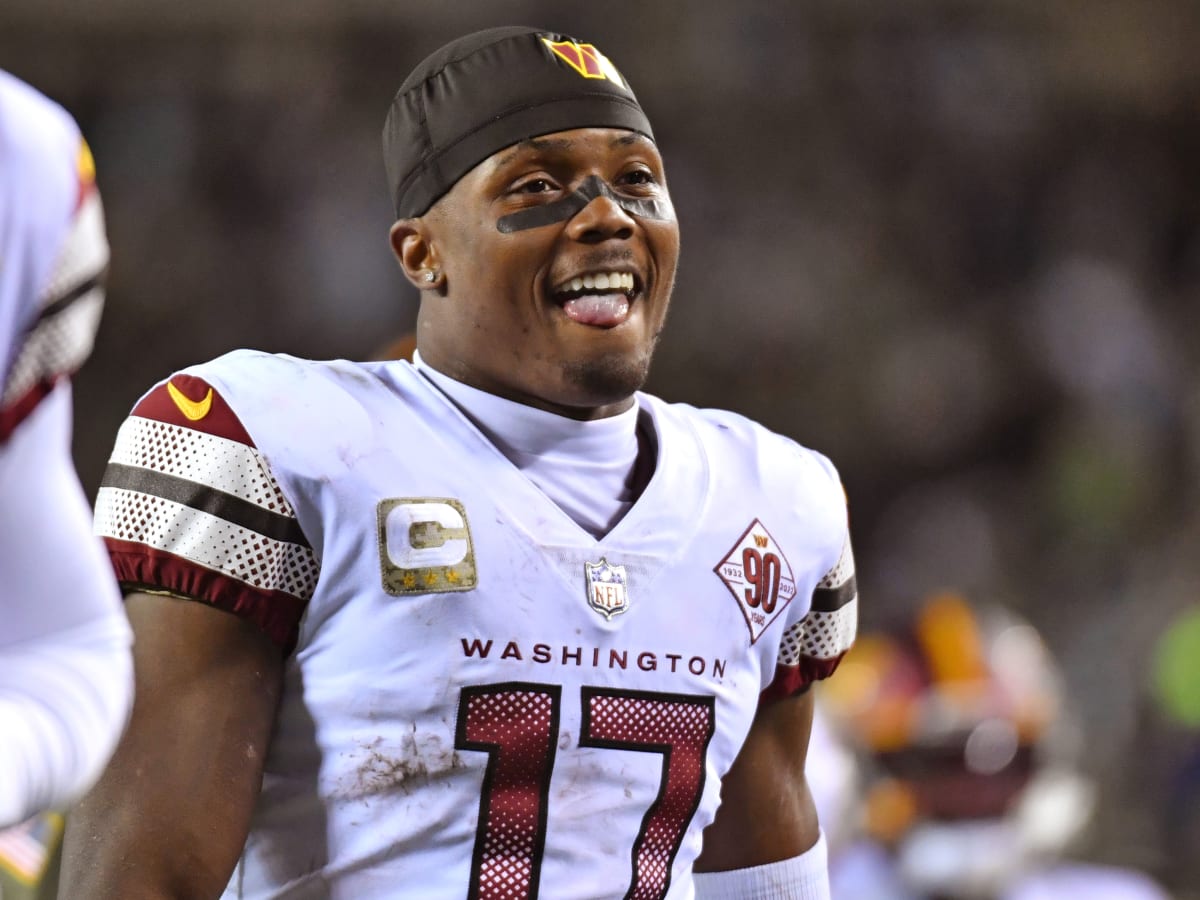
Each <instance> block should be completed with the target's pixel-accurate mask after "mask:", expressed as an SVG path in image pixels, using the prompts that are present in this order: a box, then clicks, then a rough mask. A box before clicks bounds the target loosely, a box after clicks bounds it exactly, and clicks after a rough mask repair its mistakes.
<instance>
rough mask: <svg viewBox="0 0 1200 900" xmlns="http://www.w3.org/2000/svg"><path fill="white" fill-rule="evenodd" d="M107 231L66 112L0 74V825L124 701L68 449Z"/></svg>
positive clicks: (110, 600) (102, 746) (111, 729)
mask: <svg viewBox="0 0 1200 900" xmlns="http://www.w3.org/2000/svg"><path fill="white" fill-rule="evenodd" d="M107 267H108V243H107V240H106V238H105V232H104V218H103V213H102V211H101V207H100V197H99V194H98V193H97V191H96V183H95V173H94V171H93V166H92V159H91V155H90V153H89V152H88V148H87V145H86V144H85V143H84V142H83V139H82V138H81V137H80V134H79V129H78V128H77V127H76V124H75V122H74V120H73V119H72V118H71V116H70V115H69V114H68V113H67V112H66V111H65V110H64V109H63V108H62V107H60V106H59V105H58V104H56V103H53V102H52V101H51V100H49V99H48V98H46V97H44V96H43V95H42V94H40V93H38V92H37V91H35V90H34V89H33V88H31V87H30V86H29V85H27V84H25V83H24V82H21V81H19V80H18V79H16V78H14V77H13V76H11V75H9V74H7V73H5V72H0V622H2V623H3V624H2V625H0V773H3V775H2V776H0V825H12V824H14V823H17V822H21V821H22V820H24V819H26V818H28V817H29V816H31V815H33V814H34V813H36V812H38V811H41V810H46V809H48V808H51V807H63V806H66V805H69V804H70V803H71V802H72V801H74V800H75V799H76V798H77V797H78V796H79V795H80V794H82V793H83V792H84V791H85V790H87V788H88V787H90V786H91V783H92V781H93V780H94V779H95V778H96V776H98V775H99V773H100V769H101V768H102V767H103V765H104V763H105V762H106V761H107V759H108V756H109V754H110V753H111V752H112V750H113V748H114V747H115V746H116V743H117V738H118V737H119V735H120V731H121V729H122V728H123V727H124V725H125V720H126V717H127V716H128V713H129V707H130V703H131V700H132V690H133V673H132V659H131V653H130V646H129V645H130V630H129V625H128V623H127V622H126V620H125V616H124V613H123V612H122V610H121V601H120V594H119V592H118V590H117V585H116V581H115V580H114V578H113V576H112V570H111V568H110V566H109V565H108V563H107V560H106V559H105V557H104V554H103V551H102V549H101V545H100V542H99V541H98V540H97V539H96V537H95V536H94V535H93V534H92V527H91V510H90V509H89V508H88V504H87V499H86V497H85V496H84V494H83V489H82V488H81V486H80V484H79V479H78V477H77V475H76V473H75V468H74V465H73V462H72V459H71V412H72V410H71V392H70V384H69V376H70V375H71V373H72V372H74V371H75V370H76V369H77V368H78V367H79V365H80V364H81V363H82V362H83V361H84V359H85V358H86V357H87V355H88V353H89V352H90V351H91V347H92V340H93V338H94V336H95V332H96V326H97V323H98V320H99V317H100V309H101V306H102V304H103V284H102V282H103V277H104V273H105V271H106V269H107Z"/></svg>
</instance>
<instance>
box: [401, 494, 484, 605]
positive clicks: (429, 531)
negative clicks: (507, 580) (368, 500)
mask: <svg viewBox="0 0 1200 900" xmlns="http://www.w3.org/2000/svg"><path fill="white" fill-rule="evenodd" d="M378 518H379V563H380V569H381V574H382V577H383V589H384V590H385V591H387V592H388V593H389V594H392V595H400V594H440V593H446V592H449V591H469V590H471V589H472V588H474V587H475V586H476V585H477V584H478V583H479V575H478V573H477V572H476V570H475V546H474V544H473V543H472V541H471V529H470V528H469V527H468V525H467V511H466V509H465V508H464V507H463V505H462V504H461V503H459V502H458V501H457V500H454V499H452V498H450V497H395V498H391V499H388V500H381V501H380V502H379V515H378Z"/></svg>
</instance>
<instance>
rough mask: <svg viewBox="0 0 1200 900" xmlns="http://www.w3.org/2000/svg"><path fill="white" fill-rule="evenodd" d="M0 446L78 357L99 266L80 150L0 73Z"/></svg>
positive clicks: (90, 191)
mask: <svg viewBox="0 0 1200 900" xmlns="http://www.w3.org/2000/svg"><path fill="white" fill-rule="evenodd" d="M0 175H2V176H3V177H0V443H3V442H4V441H5V440H6V439H7V438H8V436H9V435H10V434H11V433H12V431H13V429H14V428H15V427H16V426H17V425H18V424H19V423H20V422H21V421H22V420H23V419H24V418H25V417H26V416H27V415H29V413H30V411H31V410H33V408H34V407H36V406H37V404H38V402H39V401H40V400H41V399H42V398H43V397H45V396H46V394H48V393H49V392H50V390H51V389H52V388H53V387H54V384H55V382H56V381H58V380H59V379H60V378H62V377H63V376H66V375H70V374H71V373H72V372H74V371H75V370H76V369H77V368H78V367H79V365H80V364H81V363H82V362H83V361H84V360H85V359H86V358H87V356H88V353H90V352H91V349H92V341H93V339H94V337H95V334H96V327H97V325H98V323H99V320H100V311H101V306H102V304H103V302H104V301H103V290H102V284H101V280H102V278H103V275H104V273H105V271H106V269H107V266H108V242H107V241H106V240H105V236H104V216H103V212H102V210H101V208H100V195H99V193H98V192H97V191H96V183H95V171H94V168H93V165H92V158H91V154H90V153H89V151H88V148H87V144H86V143H84V141H83V139H82V138H81V137H80V134H79V129H78V127H77V126H76V125H75V121H74V120H73V119H72V118H71V116H70V115H69V114H68V113H67V112H66V110H64V109H63V108H62V107H60V106H59V105H58V104H56V103H53V102H52V101H50V100H48V99H47V98H46V97H44V96H43V95H42V94H40V93H38V92H37V91H35V90H34V89H33V88H31V87H29V85H27V84H25V83H24V82H22V81H18V80H17V79H16V78H13V77H12V76H11V75H9V74H7V73H6V72H2V71H0Z"/></svg>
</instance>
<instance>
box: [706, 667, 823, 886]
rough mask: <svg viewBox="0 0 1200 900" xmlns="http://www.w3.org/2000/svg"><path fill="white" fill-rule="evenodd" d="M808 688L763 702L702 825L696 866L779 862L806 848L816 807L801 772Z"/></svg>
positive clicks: (809, 710) (812, 839)
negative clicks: (714, 810) (705, 824)
mask: <svg viewBox="0 0 1200 900" xmlns="http://www.w3.org/2000/svg"><path fill="white" fill-rule="evenodd" d="M812 718H813V692H812V690H807V691H805V692H804V693H802V694H797V695H796V696H794V697H789V698H787V699H785V700H780V701H777V702H775V703H771V704H768V705H767V706H764V707H762V708H761V709H760V710H759V711H758V714H757V715H756V716H755V719H754V724H753V725H751V726H750V732H749V734H748V735H747V736H746V743H745V744H744V745H743V746H742V749H741V752H740V753H738V757H737V759H736V760H734V763H733V766H732V767H731V768H730V769H729V773H728V774H727V775H726V776H725V778H724V779H722V781H721V806H720V808H719V809H718V810H717V815H716V818H715V819H714V820H713V823H712V824H711V825H709V826H708V828H706V829H705V831H704V850H703V852H702V853H701V854H700V856H699V858H698V859H697V860H696V864H695V870H696V871H697V872H722V871H726V870H728V869H743V868H748V867H750V866H759V865H763V864H765V863H771V862H778V861H779V860H784V859H790V858H791V857H794V856H799V855H800V854H801V853H804V852H805V851H806V850H809V849H811V848H812V846H813V845H814V844H816V842H817V838H818V837H819V836H820V831H819V829H818V825H817V809H816V806H814V805H813V800H812V796H811V795H810V794H809V791H808V783H807V781H805V778H804V758H805V755H806V752H807V750H808V735H809V732H810V730H811V729H812Z"/></svg>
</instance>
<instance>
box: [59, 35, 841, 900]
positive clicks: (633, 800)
mask: <svg viewBox="0 0 1200 900" xmlns="http://www.w3.org/2000/svg"><path fill="white" fill-rule="evenodd" d="M384 153H385V160H386V163H387V170H388V178H389V182H390V185H391V189H392V199H393V202H394V204H395V208H396V216H397V218H396V222H395V224H394V225H393V227H392V230H391V243H392V247H393V249H394V251H395V254H396V257H397V259H398V260H399V262H400V265H401V267H402V268H403V270H404V272H405V274H406V275H407V277H408V278H409V280H410V281H412V283H413V284H414V285H416V286H417V287H418V288H419V289H420V290H421V291H422V292H423V297H422V301H421V309H420V313H419V317H418V327H417V352H416V354H415V357H414V360H413V362H412V363H409V362H407V361H392V362H380V363H350V362H345V361H333V362H310V361H303V360H298V359H294V358H291V357H284V356H275V355H269V354H264V353H254V352H248V351H240V352H237V353H233V354H229V355H228V356H225V357H222V358H221V359H218V360H216V361H214V362H211V363H208V364H205V365H201V366H196V367H194V368H191V369H188V370H185V371H184V372H181V373H178V374H176V375H174V376H172V377H171V378H170V379H168V380H166V381H164V382H162V383H161V384H159V385H158V386H157V387H155V388H154V389H152V390H151V391H150V392H149V393H148V394H146V396H145V397H143V398H142V400H141V401H140V402H139V403H138V404H137V406H136V407H135V408H134V410H133V412H132V414H131V415H130V417H129V419H128V420H127V421H126V423H125V424H124V425H123V426H122V429H121V431H120V433H119V435H118V437H117V443H116V448H115V449H114V452H113V456H112V460H111V463H110V466H109V470H108V473H107V474H106V476H105V480H104V486H103V487H102V489H101V492H100V495H99V497H98V500H97V513H96V527H97V530H98V531H99V532H100V533H101V534H102V535H103V536H104V537H105V539H106V541H107V543H108V547H109V552H110V555H111V557H112V560H113V564H114V566H115V568H116V570H117V574H118V577H119V578H120V580H121V581H122V583H123V584H124V585H125V587H126V590H127V592H129V596H128V599H127V606H128V610H129V613H130V618H131V620H132V622H133V624H134V628H135V631H136V634H137V643H136V655H137V671H138V690H139V693H138V700H137V705H136V708H135V711H134V718H133V722H132V724H131V727H130V729H129V731H128V733H127V736H126V738H125V740H124V741H123V743H122V745H121V747H120V748H119V750H118V753H117V757H116V759H115V761H114V763H113V764H112V765H111V766H110V768H109V770H108V772H107V773H106V775H105V777H104V779H103V780H102V782H101V784H100V785H99V786H98V787H97V789H96V790H95V791H94V792H93V793H92V794H91V795H90V796H89V797H88V798H87V799H86V800H85V801H84V803H83V804H82V805H81V806H80V808H79V810H78V811H77V812H76V813H75V815H74V816H73V817H72V819H71V822H70V824H69V827H68V836H67V848H66V852H65V856H66V863H65V871H64V876H63V878H64V885H65V887H64V891H65V895H66V896H72V897H89V898H107V897H121V898H137V897H165V896H170V897H189V898H191V897H206V898H215V897H218V896H225V897H227V898H234V897H238V898H242V897H245V898H251V897H253V898H266V897H336V898H355V900H364V898H365V900H370V898H392V897H420V898H437V897H447V898H449V897H456V898H457V897H464V896H466V897H472V898H501V897H503V898H533V897H537V896H542V897H551V898H556V900H557V898H596V897H637V898H662V897H672V898H686V897H692V896H699V897H747V898H750V897H762V898H784V897H799V898H822V897H827V896H828V884H827V876H826V873H825V859H824V844H823V839H822V837H821V831H820V827H819V824H818V822H817V819H816V815H815V812H814V811H813V806H812V801H811V798H810V796H809V792H808V789H807V786H806V784H805V780H804V759H805V750H806V747H807V743H808V731H809V726H810V722H811V716H812V701H811V692H809V691H808V688H809V687H810V685H811V684H812V683H813V682H814V681H815V680H817V679H820V678H823V677H826V676H828V675H829V674H830V673H832V671H833V669H834V668H835V666H836V665H837V662H838V661H839V660H840V658H841V656H842V655H843V654H844V652H845V651H846V650H847V649H848V647H849V645H850V643H851V641H852V640H853V636H854V632H855V624H856V615H857V593H856V590H855V578H854V564H853V559H852V555H851V553H850V545H849V539H848V528H847V518H846V509H845V501H844V496H843V493H842V489H841V486H840V484H839V481H838V478H837V475H836V472H835V470H834V469H833V467H832V465H831V464H830V463H829V462H828V461H827V460H826V459H825V458H824V457H823V456H821V455H820V454H818V453H816V452H814V451H811V450H808V449H805V448H803V447H800V446H798V445H797V444H795V443H794V442H792V441H790V440H788V439H786V438H784V437H781V436H779V435H775V434H772V433H770V432H768V431H766V430H765V429H763V428H761V427H760V426H758V425H755V424H754V423H751V422H749V421H747V420H745V419H743V418H741V417H739V416H737V415H735V414H732V413H727V412H720V411H714V410H698V409H694V408H692V407H688V406H683V405H679V404H670V403H666V402H664V401H662V400H660V399H658V398H656V397H653V396H651V395H648V394H645V393H643V392H642V391H641V390H640V389H641V386H642V384H643V382H644V380H645V378H646V375H647V372H648V370H649V366H650V361H651V358H652V356H653V353H654V347H655V343H656V341H657V339H658V335H659V332H660V331H661V329H662V327H663V322H664V320H665V318H666V314H667V308H668V305H669V303H670V298H671V292H672V287H673V283H674V277H675V269H676V264H677V262H678V257H679V229H678V224H677V222H676V219H675V214H674V211H673V208H672V206H671V201H670V196H669V194H668V191H667V182H666V175H665V171H664V167H663V162H662V159H661V157H660V155H659V152H658V149H657V146H656V144H655V142H654V137H653V133H652V131H651V129H650V125H649V122H648V120H647V118H646V116H645V114H644V113H643V111H642V109H641V107H640V105H639V104H638V102H637V100H636V99H635V97H634V95H633V93H632V92H631V91H630V89H629V87H628V85H627V84H626V83H625V81H624V78H623V77H622V75H621V74H620V72H619V71H618V70H617V69H616V67H615V66H614V65H613V64H612V63H611V62H610V61H609V60H608V59H607V58H606V57H605V56H604V55H603V54H602V53H601V52H600V51H599V50H598V49H597V48H596V47H594V46H593V45H591V44H586V43H580V42H579V41H577V40H574V39H573V38H569V37H566V36H563V35H558V34H551V33H547V32H540V31H537V30H534V29H528V28H502V29H492V30H489V31H485V32H479V33H476V34H471V35H468V36H466V37H464V38H460V39H459V40H456V41H454V42H452V43H450V44H449V45H447V46H446V47H444V48H442V49H441V50H439V51H437V52H436V53H435V54H434V55H432V56H431V57H429V58H428V59H426V60H425V61H424V62H423V63H421V65H419V66H418V67H417V69H416V70H415V71H414V72H413V73H412V74H411V75H410V76H409V78H408V79H407V80H406V81H405V83H404V84H403V85H402V87H401V88H400V91H399V93H398V94H397V96H396V99H395V101H394V103H393V105H392V109H391V111H390V113H389V115H388V119H387V124H386V126H385V129H384ZM222 892H223V893H222Z"/></svg>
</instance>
